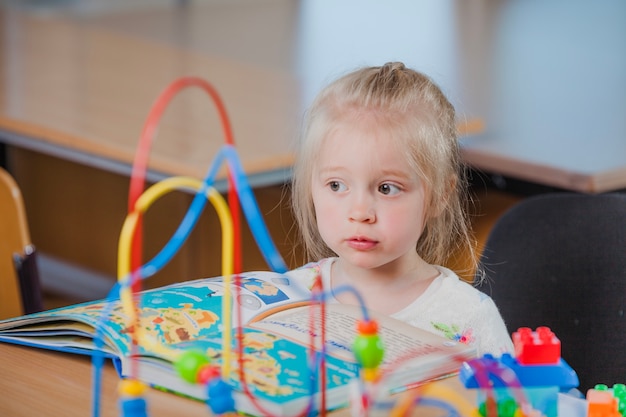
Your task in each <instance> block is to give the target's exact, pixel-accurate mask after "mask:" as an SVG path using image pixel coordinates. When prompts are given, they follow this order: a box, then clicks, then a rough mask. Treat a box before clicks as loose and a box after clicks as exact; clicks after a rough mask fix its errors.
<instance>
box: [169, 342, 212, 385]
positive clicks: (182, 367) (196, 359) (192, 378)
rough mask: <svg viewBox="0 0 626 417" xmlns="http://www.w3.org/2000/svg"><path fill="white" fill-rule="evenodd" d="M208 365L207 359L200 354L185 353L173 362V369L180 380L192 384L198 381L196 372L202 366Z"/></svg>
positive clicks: (193, 352) (191, 351)
mask: <svg viewBox="0 0 626 417" xmlns="http://www.w3.org/2000/svg"><path fill="white" fill-rule="evenodd" d="M208 363H209V358H207V357H206V355H204V354H203V353H202V352H198V351H193V350H190V351H187V352H184V353H182V354H181V355H180V356H179V357H178V359H177V360H176V361H175V362H174V368H175V369H176V372H178V375H180V377H181V378H182V379H184V380H185V381H187V382H190V383H192V384H195V383H196V382H197V380H198V371H199V370H200V368H201V367H202V366H203V365H206V364H208Z"/></svg>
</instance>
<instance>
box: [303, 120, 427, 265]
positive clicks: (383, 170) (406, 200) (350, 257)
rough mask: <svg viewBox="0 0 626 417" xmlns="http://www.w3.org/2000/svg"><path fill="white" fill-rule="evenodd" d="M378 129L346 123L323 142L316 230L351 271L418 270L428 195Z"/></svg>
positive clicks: (315, 181)
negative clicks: (418, 244)
mask: <svg viewBox="0 0 626 417" xmlns="http://www.w3.org/2000/svg"><path fill="white" fill-rule="evenodd" d="M399 149H400V148H399V147H397V146H395V145H394V143H393V142H392V138H390V137H389V136H388V134H386V133H385V131H384V129H381V128H377V127H376V126H375V124H374V123H367V122H365V123H358V124H357V123H351V124H349V123H346V124H342V125H341V127H339V128H338V129H336V130H334V131H333V132H332V133H331V134H330V135H329V136H327V137H326V138H325V139H324V146H323V147H322V149H321V151H320V154H319V155H318V156H319V158H318V159H317V161H318V162H317V164H316V166H315V169H314V171H313V177H312V196H313V203H314V205H315V214H316V217H317V226H318V229H319V232H320V235H321V236H322V239H324V242H325V243H326V245H328V247H329V248H331V249H332V250H333V251H334V252H335V253H336V254H337V255H338V256H339V257H340V259H341V260H342V262H347V263H348V265H350V266H352V267H355V268H361V269H370V270H380V271H397V272H401V271H402V270H404V269H406V268H409V267H411V265H415V262H416V261H418V260H419V256H418V254H417V252H416V250H415V248H416V245H417V241H418V239H419V237H420V235H421V233H422V230H423V228H424V222H425V218H426V215H425V207H427V194H426V189H425V186H424V184H423V182H422V181H421V180H420V178H419V177H418V175H417V174H416V173H415V171H414V170H413V169H411V167H410V165H409V163H408V161H407V156H406V155H403V154H402V151H400V150H399Z"/></svg>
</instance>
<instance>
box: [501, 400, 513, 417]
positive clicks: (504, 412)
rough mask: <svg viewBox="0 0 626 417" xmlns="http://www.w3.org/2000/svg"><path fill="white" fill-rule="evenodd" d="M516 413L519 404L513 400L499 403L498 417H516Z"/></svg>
mask: <svg viewBox="0 0 626 417" xmlns="http://www.w3.org/2000/svg"><path fill="white" fill-rule="evenodd" d="M516 411H517V403H516V402H515V400H514V399H512V398H508V399H506V400H504V401H501V402H499V403H498V417H515V412H516Z"/></svg>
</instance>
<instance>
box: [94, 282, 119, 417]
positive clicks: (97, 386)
mask: <svg viewBox="0 0 626 417" xmlns="http://www.w3.org/2000/svg"><path fill="white" fill-rule="evenodd" d="M116 300H119V284H118V283H117V282H116V283H115V285H113V288H111V290H110V291H109V294H108V295H107V297H106V298H105V302H106V304H105V308H103V309H102V312H101V314H100V317H99V319H98V322H97V325H96V328H95V334H94V336H93V342H94V351H93V353H92V355H91V363H92V367H93V375H92V385H93V387H94V388H93V391H92V396H93V398H92V415H93V417H98V416H99V415H100V392H101V389H102V384H101V383H102V367H103V366H104V353H103V352H102V347H103V346H104V334H103V330H102V329H103V328H104V320H105V319H106V318H107V317H108V316H109V314H110V313H111V309H112V308H113V302H114V301H116Z"/></svg>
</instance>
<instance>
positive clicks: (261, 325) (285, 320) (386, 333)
mask: <svg viewBox="0 0 626 417" xmlns="http://www.w3.org/2000/svg"><path fill="white" fill-rule="evenodd" d="M325 309H326V320H325V323H324V324H325V327H326V333H325V339H326V346H327V353H328V354H329V355H331V356H336V357H339V358H341V359H343V360H346V361H352V362H354V355H353V353H352V344H353V342H354V338H355V336H356V335H357V332H356V326H357V320H361V319H362V313H361V310H360V309H359V308H358V307H355V306H349V305H342V304H328V305H326V306H325ZM370 315H371V313H370ZM370 318H371V319H375V320H377V321H378V326H379V335H380V337H381V339H382V342H383V345H384V347H385V358H384V363H385V364H388V365H391V364H392V363H397V362H401V361H405V360H408V359H410V358H414V357H424V356H437V355H438V356H444V357H449V356H451V355H454V354H455V350H456V351H458V353H459V354H460V353H461V352H462V351H466V350H467V349H466V346H464V345H461V344H459V343H457V342H453V341H451V340H448V339H445V338H443V337H441V336H438V335H435V334H432V333H430V332H427V331H425V330H422V329H418V328H416V327H414V326H411V325H409V324H406V323H404V322H401V321H399V320H395V319H392V318H390V317H386V316H383V315H375V316H370ZM247 327H251V328H254V329H258V330H263V331H266V332H269V333H275V334H279V335H281V336H283V337H285V338H288V339H291V340H294V341H297V342H299V343H302V344H305V345H310V343H311V341H312V338H313V340H314V342H313V343H314V344H315V346H316V348H318V349H319V347H320V345H321V337H322V333H321V330H320V329H321V313H320V309H319V306H308V307H297V308H293V309H289V310H286V311H283V312H280V313H276V314H274V315H272V316H270V317H267V318H265V319H263V320H261V321H258V322H253V323H250V324H249V325H248V326H247Z"/></svg>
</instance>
